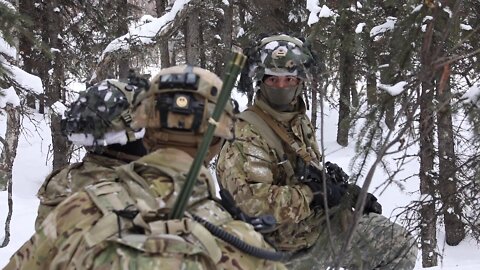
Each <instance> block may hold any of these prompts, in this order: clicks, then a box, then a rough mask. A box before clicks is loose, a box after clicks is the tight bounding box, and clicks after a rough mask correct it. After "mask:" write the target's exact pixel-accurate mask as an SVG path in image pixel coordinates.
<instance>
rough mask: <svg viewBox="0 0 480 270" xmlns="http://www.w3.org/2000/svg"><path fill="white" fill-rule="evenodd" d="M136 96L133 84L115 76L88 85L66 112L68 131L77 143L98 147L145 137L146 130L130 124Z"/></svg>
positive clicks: (71, 139) (63, 121) (64, 126)
mask: <svg viewBox="0 0 480 270" xmlns="http://www.w3.org/2000/svg"><path fill="white" fill-rule="evenodd" d="M132 96H133V93H132V88H129V87H127V84H125V83H122V82H120V81H118V80H114V79H108V80H104V81H101V82H99V83H97V84H95V85H93V86H91V87H89V88H87V90H85V91H82V92H80V93H79V96H78V98H77V100H76V101H75V102H73V103H72V104H71V105H70V109H69V110H67V111H66V112H65V118H64V119H62V122H61V124H62V130H63V132H64V134H65V135H66V136H67V138H68V140H70V141H71V142H72V143H74V144H76V145H82V146H87V147H94V148H97V147H103V146H107V145H112V144H120V145H124V144H126V143H127V142H133V141H136V140H138V139H141V138H142V137H143V135H144V133H145V130H144V129H141V128H139V129H133V128H132V127H131V126H130V124H131V122H132V117H131V102H132Z"/></svg>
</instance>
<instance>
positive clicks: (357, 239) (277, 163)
mask: <svg viewBox="0 0 480 270" xmlns="http://www.w3.org/2000/svg"><path fill="white" fill-rule="evenodd" d="M254 106H258V107H259V108H260V109H262V110H264V111H265V112H266V113H267V114H269V115H271V116H272V117H273V118H274V119H276V120H278V121H279V122H280V123H282V124H283V126H284V127H286V128H287V129H288V131H289V132H290V134H292V135H293V137H294V138H295V141H296V142H297V143H298V144H299V145H301V147H303V148H304V149H306V150H311V151H309V152H310V153H311V154H312V160H316V161H318V160H319V159H320V158H321V155H320V153H319V152H318V146H317V143H316V141H315V135H314V131H313V129H312V127H311V124H310V123H309V121H308V120H307V117H306V115H305V114H304V112H303V110H299V111H298V112H297V113H280V112H277V111H274V110H272V109H271V108H269V107H268V105H267V104H266V103H265V102H262V101H261V100H258V99H257V100H256V103H255V105H254ZM240 118H241V116H240ZM266 128H268V127H266ZM235 134H236V140H235V141H233V142H227V143H226V145H225V146H224V147H223V149H222V151H221V152H220V156H219V161H218V164H217V173H218V177H217V178H218V179H219V181H220V184H221V186H222V187H224V188H226V189H227V190H229V191H230V193H232V194H233V196H234V198H235V201H236V202H237V204H238V206H239V207H240V208H241V209H242V210H243V211H245V212H246V213H247V214H249V215H262V214H272V215H274V217H275V218H276V219H277V223H278V227H277V229H276V230H275V231H274V232H271V233H268V234H265V237H266V238H267V239H268V240H270V241H271V242H272V243H273V244H274V245H275V247H277V248H278V249H280V250H285V251H300V250H302V249H305V248H312V250H310V251H308V252H305V253H304V254H303V256H300V258H298V259H297V260H293V261H291V262H290V264H289V266H290V267H292V268H293V269H311V267H312V265H316V266H323V267H325V268H326V267H327V266H328V265H330V263H331V262H332V261H333V260H334V259H335V258H334V255H333V254H334V252H332V251H331V248H330V247H329V244H330V243H329V238H328V236H329V235H330V234H329V233H328V231H327V228H326V216H325V215H324V212H323V211H322V210H316V211H313V210H312V209H311V208H310V206H309V205H310V203H311V201H312V198H313V195H312V192H311V190H310V189H309V187H308V186H306V185H304V184H302V183H301V182H299V181H298V180H297V178H296V177H295V176H294V175H289V173H288V172H287V170H286V169H285V168H284V166H282V165H281V164H284V163H285V162H284V160H285V159H284V158H282V157H279V156H278V155H277V153H276V151H275V150H274V148H272V146H270V144H269V142H268V141H267V140H266V139H265V138H264V137H263V136H262V134H265V132H262V128H258V127H257V126H254V125H252V124H250V123H248V122H246V121H241V122H239V123H237V125H236V129H235ZM284 150H285V155H286V157H287V159H288V160H289V162H290V164H292V165H293V166H295V164H297V159H298V156H297V155H296V154H295V153H294V152H292V151H291V147H285V149H284ZM330 211H331V213H335V211H340V210H338V209H331V210H330ZM334 216H335V218H333V219H332V220H331V227H332V229H333V231H332V235H333V237H334V241H333V244H334V246H333V247H332V248H334V250H335V251H336V252H338V250H340V248H341V245H342V244H343V241H342V237H345V235H346V233H347V227H348V226H349V224H348V221H349V220H350V217H351V214H350V213H349V212H345V210H343V211H341V214H339V215H334ZM416 253H417V251H416V246H415V242H414V240H413V239H412V238H411V236H409V235H408V234H407V233H406V231H405V230H404V229H403V228H402V227H401V226H399V225H398V224H395V223H392V222H390V221H389V220H388V219H387V218H385V217H383V216H381V215H378V214H374V213H370V214H368V215H364V216H363V217H362V218H361V220H360V224H359V226H358V227H357V229H356V231H355V233H354V238H353V244H352V248H351V249H349V250H347V251H346V253H345V254H343V255H342V256H341V257H342V262H343V263H342V265H343V266H348V267H353V269H373V267H379V268H380V269H412V268H413V267H414V265H415V260H416ZM361 267H363V268H361ZM319 269H320V268H319Z"/></svg>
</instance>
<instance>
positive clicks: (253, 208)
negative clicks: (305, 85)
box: [217, 100, 322, 251]
mask: <svg viewBox="0 0 480 270" xmlns="http://www.w3.org/2000/svg"><path fill="white" fill-rule="evenodd" d="M298 104H299V106H300V107H299V108H298V110H297V111H296V112H293V113H288V112H283V113H279V112H276V111H274V110H273V109H271V108H269V107H268V105H267V104H266V103H265V102H259V100H256V102H255V106H260V107H261V108H260V109H262V110H264V111H265V112H266V113H268V114H269V115H273V117H274V118H276V119H277V120H278V121H279V122H280V123H281V124H283V125H284V126H285V127H286V128H287V130H288V131H289V132H290V133H291V135H292V137H294V138H295V140H296V142H297V143H298V145H300V146H302V147H303V148H304V149H305V150H306V151H308V152H310V154H311V156H312V160H313V161H314V162H317V163H318V162H319V160H321V154H320V152H319V150H318V146H317V144H316V138H315V133H314V130H313V127H312V125H311V123H310V121H309V119H308V118H307V116H306V115H305V113H304V112H305V108H304V106H303V102H300V103H298ZM267 128H268V127H267ZM261 134H262V132H261V131H260V130H259V129H258V128H257V127H254V126H253V125H251V124H249V123H246V122H243V121H240V122H238V123H237V124H236V127H235V135H236V139H235V140H234V141H233V142H227V143H226V144H225V145H224V147H223V148H222V151H221V152H220V156H219V160H218V164H217V174H218V178H217V179H218V180H219V181H220V184H221V186H222V187H224V188H226V189H227V190H229V191H230V193H231V194H232V195H233V196H234V198H235V201H236V202H237V203H238V206H239V207H240V208H241V209H242V210H243V211H245V212H246V213H247V214H249V215H261V214H272V215H274V217H275V218H276V219H277V223H278V228H277V230H276V231H274V232H273V233H270V234H268V235H266V237H267V238H268V239H269V240H270V241H273V243H275V245H276V247H277V248H280V249H282V250H288V251H296V250H300V249H302V248H306V247H310V246H312V245H313V244H314V243H315V241H316V238H317V237H318V235H319V223H320V218H321V217H322V213H319V212H314V211H312V210H311V209H310V207H309V205H310V202H311V201H312V199H313V195H312V192H311V190H310V188H308V187H307V186H306V185H304V184H302V183H300V182H299V181H298V180H297V178H296V177H295V176H293V175H292V176H290V177H287V175H288V174H287V172H286V171H285V170H284V168H283V167H282V166H280V165H278V164H280V163H281V162H282V160H283V158H282V157H278V156H277V154H276V152H275V151H274V149H271V148H270V146H269V144H268V143H267V141H266V140H265V139H264V138H263V137H262V135H261ZM284 149H285V154H286V155H287V158H288V160H289V161H290V163H291V164H292V165H293V166H295V164H297V158H298V157H297V155H296V154H295V153H294V152H293V151H291V149H290V147H285V148H284Z"/></svg>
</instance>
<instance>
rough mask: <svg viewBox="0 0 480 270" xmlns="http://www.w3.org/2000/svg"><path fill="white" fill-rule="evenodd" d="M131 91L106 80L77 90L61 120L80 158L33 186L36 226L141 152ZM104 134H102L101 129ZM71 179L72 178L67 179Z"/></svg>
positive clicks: (141, 145)
mask: <svg viewBox="0 0 480 270" xmlns="http://www.w3.org/2000/svg"><path fill="white" fill-rule="evenodd" d="M132 98H133V92H132V91H131V89H129V87H127V84H126V83H122V82H119V81H118V80H114V79H109V80H104V81H102V82H99V83H98V84H96V85H94V86H91V87H89V88H88V89H87V90H86V91H83V92H81V93H80V96H79V97H78V99H77V100H76V101H75V102H74V103H72V104H71V108H70V110H69V111H67V112H66V115H65V116H66V118H65V119H63V120H62V124H63V125H64V131H65V132H66V135H67V137H68V139H69V140H70V141H71V142H72V143H73V144H75V145H79V146H84V147H85V148H86V149H87V153H86V154H85V156H84V158H83V159H82V161H81V162H77V163H74V164H71V165H69V166H67V167H65V168H63V169H61V170H57V171H54V172H52V173H51V174H50V175H48V176H47V177H46V179H45V181H44V182H43V184H42V186H41V187H40V189H39V190H38V193H37V197H38V198H39V199H40V205H39V207H38V215H37V219H36V220H35V229H38V228H39V227H40V224H41V223H42V222H43V220H44V219H45V217H46V216H47V215H48V213H50V212H51V211H52V210H53V209H54V208H55V207H56V206H57V205H58V204H59V203H61V202H62V201H63V200H65V199H66V198H67V197H68V196H70V195H71V194H73V193H74V192H76V191H79V190H81V189H82V188H83V187H85V186H87V185H90V184H92V183H95V182H97V181H98V180H102V179H105V178H107V179H108V178H110V179H111V178H112V177H113V176H114V175H115V170H114V169H113V168H114V167H116V166H120V165H124V164H127V163H129V162H131V161H133V160H136V159H138V158H139V157H140V156H143V155H144V154H146V151H145V149H144V147H143V144H142V142H141V140H139V139H141V138H142V137H143V134H144V133H145V130H144V129H139V130H133V129H131V128H130V126H129V125H130V122H131V115H130V105H131V102H132ZM102 108H103V109H102ZM107 129H108V130H109V132H105V131H106V130H107ZM72 179H75V181H72Z"/></svg>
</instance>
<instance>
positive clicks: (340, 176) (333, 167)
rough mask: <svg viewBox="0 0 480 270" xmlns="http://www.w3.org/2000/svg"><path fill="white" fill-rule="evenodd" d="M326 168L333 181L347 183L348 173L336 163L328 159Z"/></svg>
mask: <svg viewBox="0 0 480 270" xmlns="http://www.w3.org/2000/svg"><path fill="white" fill-rule="evenodd" d="M325 168H326V169H327V176H328V178H329V180H330V181H332V183H347V181H348V178H349V176H348V174H346V173H345V172H344V171H343V169H342V168H341V167H340V166H338V165H337V164H336V163H331V162H329V161H327V162H325Z"/></svg>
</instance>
